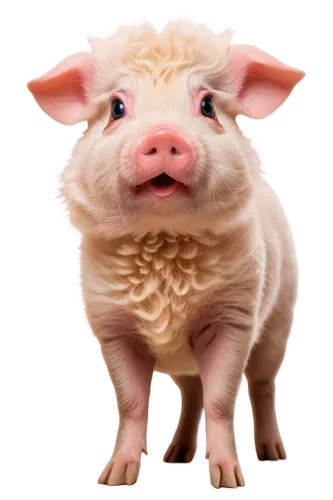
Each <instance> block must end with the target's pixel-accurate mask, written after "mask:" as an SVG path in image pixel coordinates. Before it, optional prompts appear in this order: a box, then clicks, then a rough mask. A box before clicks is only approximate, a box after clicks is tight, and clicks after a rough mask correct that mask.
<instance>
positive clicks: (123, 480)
mask: <svg viewBox="0 0 333 500" xmlns="http://www.w3.org/2000/svg"><path fill="white" fill-rule="evenodd" d="M139 469H140V463H139V462H137V461H135V460H133V459H132V460H131V459H130V460H126V459H125V458H121V459H111V460H110V462H109V463H108V464H107V466H106V467H105V469H104V471H103V472H102V474H101V476H100V478H99V479H98V483H99V484H106V485H107V486H120V485H128V486H130V485H132V484H134V483H136V481H137V479H138V475H139Z"/></svg>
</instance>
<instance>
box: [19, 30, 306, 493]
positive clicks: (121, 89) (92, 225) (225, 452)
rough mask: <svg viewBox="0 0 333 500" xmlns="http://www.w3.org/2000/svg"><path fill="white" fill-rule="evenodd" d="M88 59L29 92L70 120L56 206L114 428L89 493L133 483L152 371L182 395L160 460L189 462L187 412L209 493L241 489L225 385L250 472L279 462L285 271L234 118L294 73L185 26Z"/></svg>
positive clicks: (268, 106)
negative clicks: (74, 132) (75, 260)
mask: <svg viewBox="0 0 333 500" xmlns="http://www.w3.org/2000/svg"><path fill="white" fill-rule="evenodd" d="M91 46H92V55H90V54H78V55H76V56H72V57H71V58H69V59H68V60H65V61H64V62H63V63H61V64H60V65H59V66H58V67H56V68H55V69H54V70H52V71H51V72H50V73H48V74H46V75H44V76H43V77H42V78H40V79H38V80H34V81H32V82H30V84H29V85H30V87H29V88H30V90H31V91H32V93H33V94H34V96H35V98H36V100H37V102H38V103H39V104H40V105H41V107H42V108H43V109H44V111H46V112H47V113H48V114H49V115H50V116H51V117H53V118H55V119H57V120H58V121H60V122H61V123H66V124H71V123H76V122H77V121H81V120H83V119H87V120H88V129H87V131H86V132H85V133H84V135H83V137H82V138H81V139H80V140H79V142H78V144H77V146H76V148H75V149H74V152H73V155H72V159H71V161H70V162H69V164H68V166H67V167H66V169H65V171H64V175H63V190H62V192H63V195H64V198H65V199H66V202H67V205H68V207H69V212H70V216H71V220H72V222H73V224H74V225H75V226H76V227H77V228H78V229H79V230H80V231H81V233H82V244H81V254H82V289H83V296H84V301H85V306H86V311H87V316H88V319H89V322H90V325H91V328H92V330H93V332H94V334H95V335H96V337H97V338H98V340H99V341H100V343H101V347H102V353H103V356H104V359H105V362H106V364H107V367H108V369H109V372H110V375H111V379H112V381H113V384H114V387H115V390H116V394H117V400H118V407H119V414H120V424H119V430H118V436H117V441H116V445H115V450H114V453H113V455H112V458H111V460H110V462H109V463H108V464H107V466H106V468H105V470H104V471H103V473H102V475H101V477H100V480H99V481H100V483H103V484H108V485H116V484H133V483H134V482H135V481H136V479H137V477H138V473H139V466H140V457H141V453H142V451H144V452H146V429H147V416H148V399H149V391H150V381H151V377H152V373H153V371H154V370H157V371H160V372H163V373H167V374H170V375H171V376H172V378H173V379H174V381H175V382H176V384H177V385H178V386H179V388H180V390H181V393H182V414H181V418H180V422H179V426H178V428H177V431H176V433H175V436H174V439H173V441H172V443H171V445H170V447H169V449H168V450H167V452H166V455H165V460H166V461H169V462H177V461H178V462H179V461H180V462H189V461H191V459H192V458H193V456H194V453H195V448H196V433H197V428H198V424H199V421H200V417H201V413H202V410H203V408H204V409H205V418H206V435H207V457H208V458H209V467H210V477H211V482H212V485H213V486H215V487H217V488H219V487H221V486H225V487H237V486H243V485H244V479H243V476H242V473H241V469H240V465H239V462H238V457H237V452H236V446H235V439H234V432H233V414H234V406H235V401H236V396H237V391H238V388H239V384H240V381H241V378H242V375H243V373H245V374H246V376H247V379H248V384H249V392H250V397H251V402H252V407H253V413H254V421H255V441H256V449H257V453H258V457H259V459H261V460H264V459H270V460H276V459H279V458H280V459H284V458H285V457H286V455H285V451H284V448H283V444H282V440H281V437H280V434H279V430H278V426H277V422H276V415H275V407H274V392H275V385H274V380H275V377H276V374H277V372H278V369H279V367H280V365H281V362H282V360H283V356H284V352H285V348H286V343H287V338H288V335H289V332H290V327H291V323H292V317H293V308H294V304H295V300H296V291H297V265H296V258H295V252H294V247H293V242H292V237H291V234H290V230H289V227H288V223H287V221H286V219H285V216H284V214H283V210H282V208H281V206H280V204H279V202H278V200H277V198H276V196H275V194H274V193H273V191H272V189H271V188H270V187H269V186H268V184H267V183H266V182H265V181H264V180H263V179H262V177H261V176H260V168H259V161H258V158H257V155H256V153H255V151H254V150H253V148H252V147H251V144H250V142H249V141H248V140H247V139H246V138H245V137H244V136H243V135H242V133H241V132H240V130H239V129H238V127H237V124H236V122H235V116H236V115H237V114H239V113H243V114H246V115H248V116H251V117H254V118H262V117H264V116H267V115H268V114H270V113H271V112H273V111H274V109H276V108H277V107H278V106H279V105H280V104H281V103H282V102H283V101H284V100H285V99H286V97H287V96H288V95H289V93H290V92H291V90H292V88H293V86H294V85H296V83H297V82H298V81H299V80H300V79H301V78H302V77H303V76H304V74H303V73H302V72H300V71H298V70H295V69H293V68H290V67H288V66H285V65H284V64H283V63H281V62H280V61H277V60H276V59H274V58H273V57H271V56H269V55H268V54H266V53H264V52H262V51H260V50H259V49H256V48H254V47H247V46H235V47H231V48H230V46H229V34H228V33H226V34H222V35H213V34H212V33H211V32H210V31H209V30H207V29H206V28H205V27H202V26H200V27H195V26H192V25H191V24H189V23H185V22H180V23H171V24H170V25H168V26H167V27H166V28H165V30H164V31H163V32H162V33H161V34H157V33H156V32H155V31H154V30H153V29H152V28H150V27H149V26H148V27H147V26H145V27H142V28H135V29H128V30H126V29H122V30H120V31H119V32H118V33H117V34H116V35H114V36H113V37H110V38H109V39H107V40H92V41H91ZM217 47H219V50H217ZM217 52H218V56H216V53H217ZM110 106H111V114H110Z"/></svg>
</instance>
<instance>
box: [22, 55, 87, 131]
mask: <svg viewBox="0 0 333 500" xmlns="http://www.w3.org/2000/svg"><path fill="white" fill-rule="evenodd" d="M94 73H95V65H94V58H93V56H92V55H91V54H89V53H88V52H79V53H78V54H74V55H72V56H69V57H67V58H66V59H64V60H63V61H61V62H60V63H59V64H58V65H57V66H55V67H54V68H53V69H51V71H49V72H48V73H46V74H45V75H43V76H41V77H40V78H36V79H35V80H31V81H30V82H29V83H28V89H29V90H30V92H31V93H32V95H33V96H34V98H35V100H36V101H37V103H38V104H39V106H40V107H41V108H42V110H43V111H45V113H47V114H48V115H49V116H50V117H51V118H53V119H54V120H56V121H57V122H59V123H62V124H64V125H74V124H75V123H79V122H81V121H83V120H86V119H87V118H88V116H89V115H90V114H91V113H92V112H93V105H92V104H91V103H90V102H89V93H90V90H91V88H92V85H93V81H94Z"/></svg>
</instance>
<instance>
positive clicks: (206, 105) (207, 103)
mask: <svg viewBox="0 0 333 500" xmlns="http://www.w3.org/2000/svg"><path fill="white" fill-rule="evenodd" d="M201 114H203V115H204V116H207V117H208V118H214V117H215V111H214V106H213V101H212V97H211V96H209V95H206V97H204V98H203V99H202V101H201Z"/></svg>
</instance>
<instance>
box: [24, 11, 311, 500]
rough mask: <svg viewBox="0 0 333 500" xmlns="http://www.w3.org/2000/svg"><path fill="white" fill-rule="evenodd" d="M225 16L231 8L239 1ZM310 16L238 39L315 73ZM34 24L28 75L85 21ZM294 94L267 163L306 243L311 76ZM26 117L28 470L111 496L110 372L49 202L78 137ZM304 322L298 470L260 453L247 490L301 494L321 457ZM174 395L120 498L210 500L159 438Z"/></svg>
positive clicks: (296, 369)
mask: <svg viewBox="0 0 333 500" xmlns="http://www.w3.org/2000/svg"><path fill="white" fill-rule="evenodd" d="M233 10H234V9H233V8H232V9H231V11H233ZM122 11H123V12H122ZM108 12H109V9H108ZM226 13H227V14H228V13H230V7H229V8H228V9H227V10H226ZM64 14H65V12H64ZM111 14H112V15H127V16H129V17H130V16H134V15H135V8H134V7H133V8H132V9H131V8H129V7H126V8H124V9H121V10H120V9H118V10H117V11H116V10H115V9H113V8H112V12H111ZM174 14H175V9H171V8H170V9H167V8H165V7H163V8H162V7H161V8H159V9H153V15H174ZM201 14H202V15H214V14H215V15H216V16H217V19H216V20H217V23H223V22H224V19H223V16H222V15H221V16H219V15H217V9H216V8H203V9H201ZM108 16H109V14H108ZM102 17H103V16H102ZM82 19H84V20H85V22H86V20H87V19H88V20H91V21H93V22H92V23H89V30H91V31H94V30H95V26H96V25H95V22H96V21H97V22H101V21H100V18H98V19H89V16H88V17H87V14H86V15H83V16H82ZM106 19H110V17H108V18H106ZM310 22H311V20H310V18H309V19H308V18H307V17H306V15H305V14H304V16H303V17H301V16H300V15H299V14H298V15H297V16H296V15H292V14H289V15H288V17H286V18H285V19H284V20H283V16H282V15H281V14H275V15H270V14H267V15H266V14H262V15H260V14H256V15H255V16H250V17H249V16H243V15H241V17H240V25H241V38H242V39H249V40H251V39H254V40H260V39H261V40H262V39H263V40H264V42H265V47H280V49H281V55H291V56H296V58H297V59H296V62H297V63H300V64H302V63H305V64H307V63H308V64H309V63H312V64H313V65H314V67H313V73H314V75H315V69H316V65H315V60H316V56H315V50H314V47H313V43H312V41H311V38H310V37H308V26H309V24H310ZM29 26H30V27H29V33H28V34H27V38H26V42H25V50H24V54H23V61H22V70H23V71H36V72H38V71H39V70H40V64H41V63H47V58H48V56H56V55H62V54H63V50H64V47H73V48H76V47H79V36H80V33H79V32H80V30H79V27H80V25H79V22H76V21H75V22H74V21H71V20H66V19H65V17H64V16H62V18H60V17H58V15H57V16H55V15H54V20H53V22H52V21H50V16H47V21H45V22H43V21H41V20H40V21H37V20H35V21H33V20H32V21H31V20H30V21H29ZM296 94H297V103H296V104H295V105H290V106H289V110H288V113H282V114H281V119H280V120H279V121H274V124H273V128H272V129H263V130H261V131H260V132H258V135H259V134H261V135H264V136H265V158H266V159H271V160H273V183H276V184H280V187H281V191H282V192H288V198H289V202H288V203H289V214H291V215H296V216H297V239H298V240H304V239H305V240H306V241H305V243H306V245H307V244H308V240H307V239H306V236H305V233H306V229H308V224H307V221H308V216H307V215H306V212H307V213H308V214H309V213H311V212H312V209H311V203H312V202H313V200H312V197H311V193H310V191H309V180H310V179H311V175H312V173H311V171H310V165H311V160H312V158H313V156H314V149H315V146H314V145H313V144H315V143H314V142H313V141H311V137H312V133H313V124H312V121H311V120H313V118H314V115H315V103H314V90H313V82H312V81H306V82H305V85H304V88H302V89H299V90H297V92H296ZM20 117H23V130H22V134H21V137H22V141H23V146H22V148H23V149H22V151H21V154H22V155H23V158H24V165H25V167H24V168H25V172H26V174H25V182H26V184H27V185H26V186H25V187H26V188H27V186H28V195H27V196H28V200H29V204H30V208H29V213H31V211H32V216H30V217H28V218H26V219H25V223H22V228H21V231H23V230H24V228H27V229H28V231H30V232H31V240H30V241H28V244H27V247H26V249H25V250H26V252H25V254H24V255H25V259H24V260H25V262H26V268H25V270H24V276H25V279H26V281H27V283H29V284H30V286H29V293H28V297H27V299H28V300H27V303H28V304H29V305H28V309H27V311H26V320H27V323H26V324H27V332H29V333H27V334H24V335H23V339H22V345H23V346H24V347H23V349H24V351H25V357H24V361H23V362H24V363H25V364H24V368H25V373H26V376H25V379H24V387H25V391H26V392H25V391H24V394H25V396H26V397H25V398H24V400H23V402H20V415H23V417H24V418H22V419H21V421H22V427H21V429H22V430H18V431H17V432H18V435H19V436H21V432H22V436H21V437H22V441H21V443H22V442H23V443H25V445H24V449H25V453H28V457H29V461H30V463H29V464H28V465H29V466H30V467H32V468H33V469H34V472H33V473H32V474H33V477H31V478H30V479H29V484H31V483H34V484H35V482H36V484H37V485H38V489H39V491H44V492H47V491H50V492H51V494H53V493H56V492H57V494H58V493H62V492H63V493H64V494H65V495H66V496H73V497H79V495H81V493H82V494H83V497H95V498H97V497H100V498H101V497H102V496H103V495H104V491H103V490H102V489H97V490H96V489H87V486H88V483H87V481H88V471H93V470H95V466H96V463H103V462H104V459H103V447H104V446H111V444H110V443H111V434H112V432H111V415H112V411H111V398H110V393H105V392H104V383H103V377H104V371H103V370H101V369H96V356H95V353H94V352H92V351H90V350H88V344H87V338H86V337H80V335H79V326H80V325H79V318H80V316H79V306H77V305H72V269H71V266H72V242H71V241H70V240H64V233H63V226H61V225H56V224H55V210H54V209H49V208H47V196H48V192H47V176H48V168H54V167H55V154H56V151H62V150H63V144H64V142H66V140H67V141H68V142H71V140H72V139H71V138H66V137H64V133H63V130H62V129H60V128H57V129H50V128H48V127H47V122H46V121H41V120H40V118H39V114H38V113H32V112H31V106H29V105H24V106H22V107H21V108H20ZM20 144H21V142H20ZM15 147H18V145H17V146H15ZM21 201H23V200H21ZM309 246H310V243H309ZM27 252H29V255H28V253H27ZM304 324H305V323H304V320H303V319H302V320H299V321H298V322H297V352H296V353H291V354H290V356H289V375H288V377H283V379H282V382H281V386H282V389H281V420H282V424H284V425H285V424H287V425H288V432H289V446H290V447H296V448H297V465H289V466H288V465H284V466H282V465H280V464H274V465H271V464H270V465H267V464H256V462H255V458H254V457H249V472H248V475H249V492H248V493H249V496H265V497H266V498H267V497H268V498H270V497H275V496H276V497H277V496H279V495H280V494H284V495H286V496H287V497H289V496H291V495H293V494H294V493H298V492H301V491H304V490H303V488H302V485H304V481H306V478H307V477H309V476H307V474H308V470H309V467H311V464H312V459H314V458H315V457H314V451H313V444H311V442H313V439H312V438H311V437H310V436H311V432H312V431H311V427H310V418H311V414H310V412H311V410H310V408H309V403H308V402H307V401H308V398H310V397H311V396H310V391H311V388H309V385H308V382H307V380H308V378H307V377H308V375H307V365H306V363H305V340H304V337H305V335H304ZM32 339H33V341H32ZM14 348H15V346H14ZM310 385H311V384H310ZM23 390H24V389H23ZM175 397H176V396H175V393H169V392H168V391H167V387H166V386H165V385H163V386H161V400H160V401H154V403H153V430H152V432H153V436H154V437H153V447H152V456H153V464H152V465H148V466H146V467H145V477H144V488H143V489H138V488H136V489H133V490H130V489H119V490H116V491H113V492H112V496H115V497H123V496H129V495H130V496H132V498H137V497H141V498H142V497H143V496H147V495H148V496H150V495H156V494H158V495H159V494H162V495H166V496H167V495H169V494H171V495H173V496H176V497H177V496H178V495H181V494H185V495H189V496H191V495H195V496H200V497H206V495H207V482H205V481H201V480H199V465H192V466H190V467H182V466H177V467H164V466H162V465H161V464H160V456H159V448H160V440H165V439H166V438H167V429H168V424H170V423H172V422H174V421H175ZM241 404H242V410H243V411H242V415H243V417H242V422H241V454H242V455H247V435H246V433H247V418H246V411H245V410H246V401H245V400H242V402H241ZM311 447H312V448H311ZM18 475H19V474H16V475H15V476H16V478H17V477H18ZM25 481H26V480H24V482H25ZM315 485H316V481H313V480H311V479H310V481H309V483H307V485H306V491H307V492H310V491H311V489H312V488H313V487H315ZM43 487H45V489H44V490H43ZM40 488H41V489H40ZM32 494H34V493H32ZM218 495H219V496H220V495H223V496H228V495H230V493H228V492H223V493H222V492H220V493H218Z"/></svg>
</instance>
